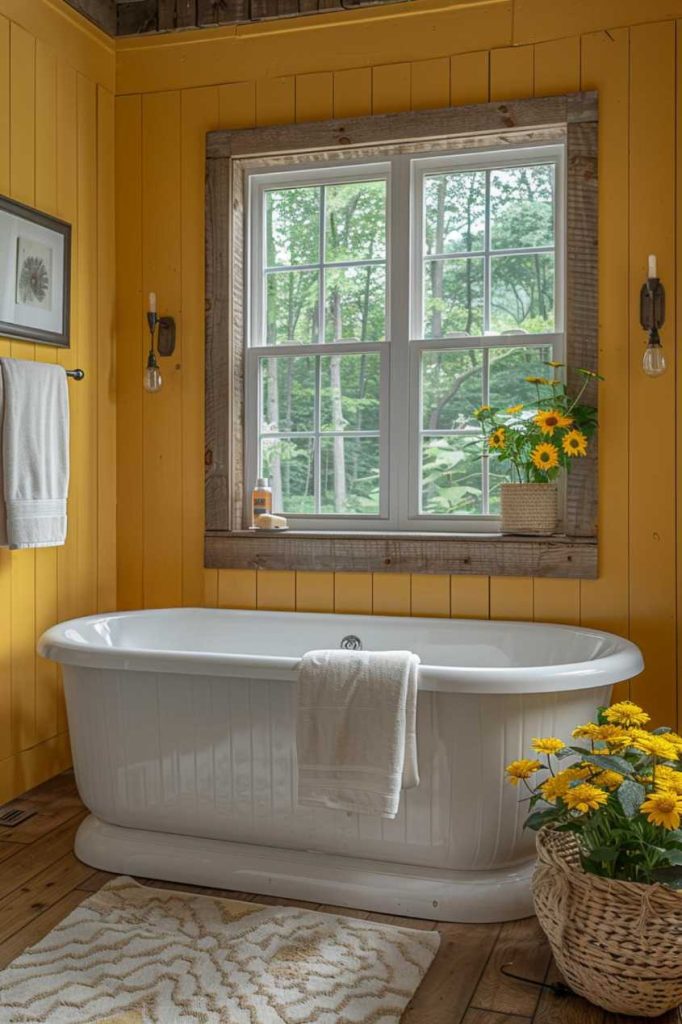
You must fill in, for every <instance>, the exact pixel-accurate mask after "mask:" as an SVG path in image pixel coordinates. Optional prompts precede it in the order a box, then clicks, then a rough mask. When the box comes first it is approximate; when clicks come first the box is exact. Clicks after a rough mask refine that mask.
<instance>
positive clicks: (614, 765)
mask: <svg viewBox="0 0 682 1024" xmlns="http://www.w3.org/2000/svg"><path fill="white" fill-rule="evenodd" d="M584 760H585V761H588V762H589V763H590V764H596V765H597V767H598V768H605V769H606V770H607V771H611V772H619V773H620V774H621V775H632V772H633V771H634V769H633V767H632V765H631V764H630V762H629V761H626V760H625V758H624V757H618V755H617V754H585V757H584Z"/></svg>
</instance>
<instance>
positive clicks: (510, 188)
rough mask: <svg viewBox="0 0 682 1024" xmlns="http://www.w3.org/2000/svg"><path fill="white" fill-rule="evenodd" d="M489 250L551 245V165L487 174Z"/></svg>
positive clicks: (552, 185) (552, 238) (512, 168)
mask: <svg viewBox="0 0 682 1024" xmlns="http://www.w3.org/2000/svg"><path fill="white" fill-rule="evenodd" d="M490 234H491V246H490V247H491V248H492V249H526V248H530V247H531V246H532V247H534V246H540V245H553V244H554V165H553V164H546V165H543V166H541V167H511V168H508V169H506V170H500V171H491V172H490Z"/></svg>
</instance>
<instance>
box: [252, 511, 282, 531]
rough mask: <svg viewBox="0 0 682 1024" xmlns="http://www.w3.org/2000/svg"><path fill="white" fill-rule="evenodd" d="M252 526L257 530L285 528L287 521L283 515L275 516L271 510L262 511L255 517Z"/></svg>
mask: <svg viewBox="0 0 682 1024" xmlns="http://www.w3.org/2000/svg"><path fill="white" fill-rule="evenodd" d="M254 526H255V527H256V529H257V530H286V529H287V527H288V523H287V521H286V519H285V518H284V516H275V515H273V514H272V513H271V512H263V513H262V515H260V516H257V517H256V521H255V523H254Z"/></svg>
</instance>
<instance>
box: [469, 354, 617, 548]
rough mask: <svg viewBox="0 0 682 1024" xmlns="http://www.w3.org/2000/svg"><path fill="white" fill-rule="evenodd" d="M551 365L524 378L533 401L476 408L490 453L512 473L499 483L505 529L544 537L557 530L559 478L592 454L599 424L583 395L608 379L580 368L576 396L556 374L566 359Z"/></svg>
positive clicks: (503, 529)
mask: <svg viewBox="0 0 682 1024" xmlns="http://www.w3.org/2000/svg"><path fill="white" fill-rule="evenodd" d="M546 365H547V366H548V367H549V369H550V373H551V374H552V376H548V377H526V378H525V382H526V383H527V384H531V385H533V386H534V388H535V399H534V400H533V401H530V402H517V403H515V404H514V405H510V406H507V407H506V408H496V407H493V406H490V405H481V406H480V407H479V408H478V409H476V410H475V412H474V416H475V418H476V419H477V420H478V422H479V424H480V426H481V430H482V433H483V444H484V452H485V454H486V455H487V456H488V457H490V458H494V459H496V460H497V461H498V462H500V463H502V464H503V465H505V466H506V467H507V468H508V473H509V476H510V477H511V480H510V481H509V482H508V483H503V484H501V486H500V508H501V515H502V526H501V528H502V533H512V534H531V535H536V536H538V535H539V536H544V535H547V534H551V533H553V532H554V531H555V530H556V527H557V523H558V519H559V514H558V507H559V503H558V490H557V483H556V480H557V477H558V476H559V473H560V472H561V470H562V469H565V470H570V468H571V466H572V464H573V463H575V461H576V460H578V459H583V458H585V457H586V456H587V453H588V450H589V446H590V439H591V438H592V437H593V435H594V432H595V430H596V428H597V412H596V409H595V408H594V407H593V406H591V405H588V404H586V403H584V402H583V401H582V399H583V396H584V394H585V391H586V389H587V388H588V387H589V385H590V384H591V383H592V382H593V381H597V380H602V379H603V378H601V377H600V376H599V374H597V373H594V372H593V371H592V370H586V369H577V370H576V376H577V378H578V380H579V382H580V383H579V386H578V388H577V392H576V394H574V395H572V394H570V393H569V389H568V387H567V385H566V384H565V383H564V381H563V380H562V379H561V378H560V377H559V376H557V374H558V373H559V372H560V371H561V369H562V367H563V366H564V364H563V363H560V362H556V361H551V362H548V363H547V364H546Z"/></svg>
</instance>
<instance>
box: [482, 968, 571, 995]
mask: <svg viewBox="0 0 682 1024" xmlns="http://www.w3.org/2000/svg"><path fill="white" fill-rule="evenodd" d="M510 966H511V965H510V964H502V966H501V967H500V974H504V976H505V978H513V979H514V981H523V982H524V983H525V984H526V985H535V987H536V988H543V989H546V990H547V991H548V992H553V993H554V995H555V996H556V997H557V998H558V999H564V998H565V997H566V996H572V995H574V992H573V990H572V989H570V988H569V987H568V985H564V983H563V981H555V982H553V984H551V985H548V984H547V983H546V982H544V981H535V980H534V979H533V978H524V977H522V976H521V975H520V974H512V972H511V971H505V967H510Z"/></svg>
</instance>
